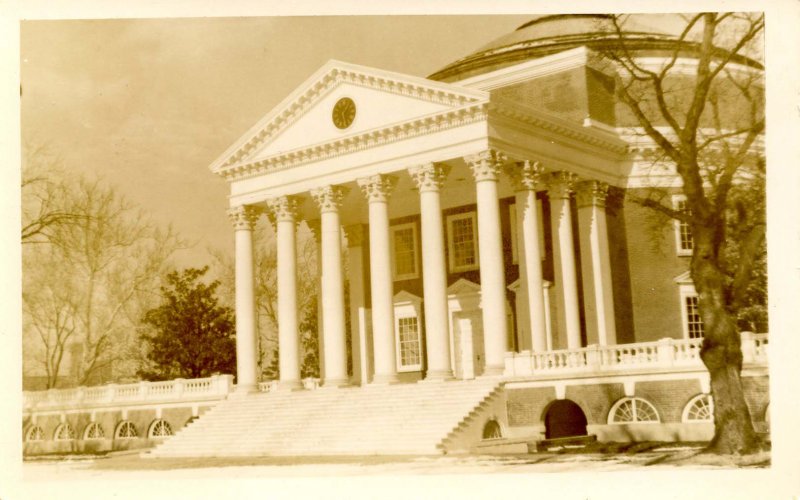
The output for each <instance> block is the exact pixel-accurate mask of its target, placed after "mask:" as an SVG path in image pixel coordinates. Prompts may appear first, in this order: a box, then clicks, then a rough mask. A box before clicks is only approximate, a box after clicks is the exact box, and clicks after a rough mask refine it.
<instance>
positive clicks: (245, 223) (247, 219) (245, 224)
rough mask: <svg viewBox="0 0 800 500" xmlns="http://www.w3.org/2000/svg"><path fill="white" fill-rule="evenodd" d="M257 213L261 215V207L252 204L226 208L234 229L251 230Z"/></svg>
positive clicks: (256, 218)
mask: <svg viewBox="0 0 800 500" xmlns="http://www.w3.org/2000/svg"><path fill="white" fill-rule="evenodd" d="M259 215H261V209H260V208H258V207H256V206H253V205H239V206H238V207H232V208H229V209H228V218H229V219H230V220H231V224H233V229H234V230H235V231H238V230H247V231H252V230H253V228H254V227H255V225H256V221H258V216H259Z"/></svg>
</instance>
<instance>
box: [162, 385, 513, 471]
mask: <svg viewBox="0 0 800 500" xmlns="http://www.w3.org/2000/svg"><path fill="white" fill-rule="evenodd" d="M501 390H502V388H501V385H500V382H499V381H498V380H491V379H486V380H469V381H447V382H419V383H412V384H392V385H382V386H381V385H368V386H364V387H346V388H330V389H326V388H320V389H317V390H303V391H292V392H289V391H285V392H281V391H277V392H269V393H259V394H251V395H247V396H241V397H231V398H230V399H227V400H225V401H222V402H220V403H219V404H218V405H217V406H215V407H214V408H213V409H211V410H209V411H208V412H207V413H206V414H204V415H203V416H201V417H200V418H199V419H197V420H195V421H194V422H192V423H190V424H189V425H187V426H186V427H184V428H183V429H182V430H181V431H179V432H178V433H177V434H176V435H175V436H173V437H171V438H169V440H167V441H165V442H164V443H162V444H161V445H159V446H158V447H156V448H154V449H153V450H152V451H150V452H149V453H148V455H147V456H150V457H154V458H157V457H230V456H279V455H283V456H286V455H296V456H300V455H305V456H314V455H373V454H381V455H416V454H441V453H444V452H447V451H449V450H448V446H449V443H453V442H456V441H458V439H457V438H458V434H459V433H460V432H462V429H464V428H465V427H469V426H470V425H471V424H469V422H474V421H476V420H478V419H480V418H481V411H482V408H484V407H485V406H486V405H487V404H488V402H489V401H491V400H492V399H493V398H496V397H497V394H498V393H499V391H501Z"/></svg>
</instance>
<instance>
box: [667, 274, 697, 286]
mask: <svg viewBox="0 0 800 500" xmlns="http://www.w3.org/2000/svg"><path fill="white" fill-rule="evenodd" d="M672 280H673V281H674V282H675V283H676V284H678V285H692V284H694V280H692V273H691V272H690V271H686V272H684V273H682V274H679V275H678V276H675V277H674V278H672Z"/></svg>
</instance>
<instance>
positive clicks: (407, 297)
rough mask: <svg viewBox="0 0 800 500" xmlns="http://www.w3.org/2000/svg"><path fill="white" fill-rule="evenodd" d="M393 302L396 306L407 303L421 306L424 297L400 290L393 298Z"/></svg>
mask: <svg viewBox="0 0 800 500" xmlns="http://www.w3.org/2000/svg"><path fill="white" fill-rule="evenodd" d="M392 302H393V303H395V304H402V303H406V302H410V303H412V304H419V303H420V302H422V297H417V296H416V295H414V294H413V293H411V292H407V291H406V290H400V291H399V292H397V293H396V294H394V297H393V298H392Z"/></svg>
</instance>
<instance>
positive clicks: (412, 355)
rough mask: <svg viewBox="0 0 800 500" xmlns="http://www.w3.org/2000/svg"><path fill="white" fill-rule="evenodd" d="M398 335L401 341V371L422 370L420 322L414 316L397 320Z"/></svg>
mask: <svg viewBox="0 0 800 500" xmlns="http://www.w3.org/2000/svg"><path fill="white" fill-rule="evenodd" d="M397 333H398V338H399V340H400V367H399V369H400V370H401V371H411V370H421V369H422V349H421V345H420V336H419V321H417V318H416V317H414V316H411V317H406V318H397Z"/></svg>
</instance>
